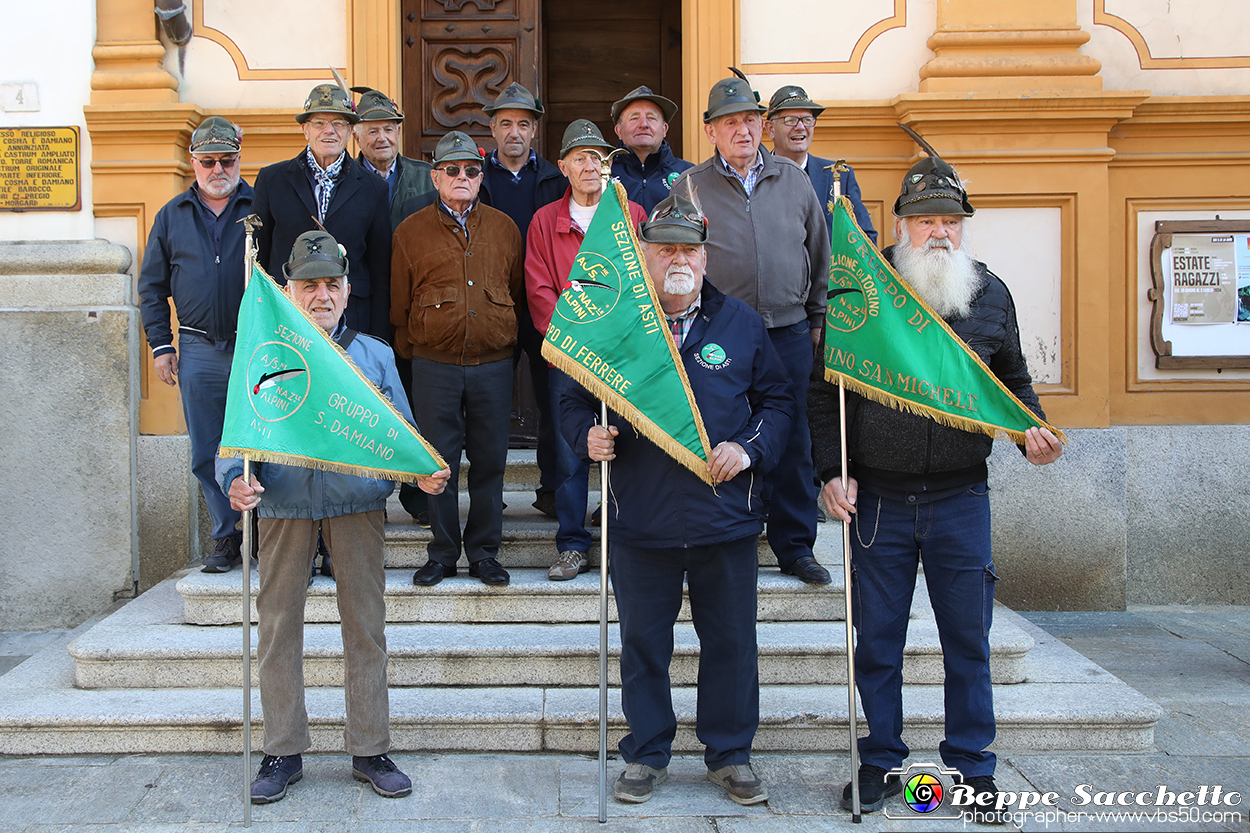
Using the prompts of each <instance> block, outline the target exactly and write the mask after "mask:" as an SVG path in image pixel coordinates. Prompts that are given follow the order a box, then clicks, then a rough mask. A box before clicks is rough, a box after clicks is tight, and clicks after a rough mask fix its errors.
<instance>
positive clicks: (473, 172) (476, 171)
mask: <svg viewBox="0 0 1250 833" xmlns="http://www.w3.org/2000/svg"><path fill="white" fill-rule="evenodd" d="M438 170H440V171H442V172H443V173H445V174H447V176H449V177H451V178H452V179H455V178H456V177H458V176H460V171H462V170H463V171H464V175H465V176H467V177H468V178H469V179H477V178H478V177H479V176H481V175H482V169H481V168H479V167H478V166H477V165H466V166H465V167H464V168H461V167H460V166H459V165H445V166H443V167H441V168H439V169H438Z"/></svg>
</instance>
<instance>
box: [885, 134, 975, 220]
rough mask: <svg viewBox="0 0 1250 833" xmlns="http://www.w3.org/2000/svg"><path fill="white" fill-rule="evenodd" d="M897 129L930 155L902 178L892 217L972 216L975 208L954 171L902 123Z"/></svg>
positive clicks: (918, 135)
mask: <svg viewBox="0 0 1250 833" xmlns="http://www.w3.org/2000/svg"><path fill="white" fill-rule="evenodd" d="M898 126H899V127H901V128H903V130H904V131H906V132H907V135H909V136H911V137H912V139H914V140H915V142H916V144H918V145H920V147H921V149H922V150H924V152H925V153H927V154H929V155H928V156H927V157H926V158H924V159H921V160H920V161H919V162H917V163H916V164H914V165H912V166H911V170H909V171H908V172H907V175H906V176H904V177H903V186H902V188H900V189H899V194H898V199H896V200H895V201H894V216H895V217H914V216H917V215H926V216H930V217H935V216H950V215H962V216H964V217H971V216H972V215H973V213H974V212H975V211H976V209H975V208H973V207H972V203H970V202H968V192H967V191H965V190H964V186H963V183H962V182H960V181H959V174H957V173H955V169H954V168H952V167H951V165H950V163H949V162H947V161H946V160H945V159H943V158H942V157H940V156H938V152H937V151H936V150H934V149H933V145H931V144H929V143H928V142H926V141H925V140H924V138H923V137H922V136H921V135H920V134H919V133H917V132H916V131H914V130H912V129H911V128H910V127H908V126H907V125H905V124H902V123H899V125H898Z"/></svg>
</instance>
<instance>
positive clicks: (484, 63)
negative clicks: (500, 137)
mask: <svg viewBox="0 0 1250 833" xmlns="http://www.w3.org/2000/svg"><path fill="white" fill-rule="evenodd" d="M510 47H511V45H510V44H455V45H442V44H430V45H429V48H430V61H429V66H430V80H431V81H432V82H433V83H431V84H430V86H429V91H430V92H431V93H432V95H431V96H430V99H429V101H430V106H429V110H428V112H429V113H430V115H431V117H432V119H433V121H434V123H435V124H437V125H438V127H439V128H441V129H442V130H443V131H444V132H446V131H448V130H464V131H466V132H470V133H473V132H477V131H484V130H487V129H488V128H489V117H488V116H487V115H486V114H485V113H484V112H482V108H483V107H485V106H486V105H488V104H490V103H491V102H492V101H494V100H495V98H496V96H498V95H499V93H500V91H501V90H502V89H503V88H504V87H506V86H508V83H509V81H511V72H512V61H511V60H510V58H511V57H512V56H511V54H509V53H511V52H512V49H511V48H510Z"/></svg>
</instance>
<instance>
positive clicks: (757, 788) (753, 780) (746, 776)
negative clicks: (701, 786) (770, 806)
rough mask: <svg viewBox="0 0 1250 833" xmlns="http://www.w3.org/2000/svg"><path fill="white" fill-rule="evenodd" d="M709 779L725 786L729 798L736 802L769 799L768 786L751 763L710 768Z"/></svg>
mask: <svg viewBox="0 0 1250 833" xmlns="http://www.w3.org/2000/svg"><path fill="white" fill-rule="evenodd" d="M707 780H709V781H711V782H712V783H713V784H715V785H716V786H718V787H724V788H725V792H727V793H729V798H730V799H731V800H733V801H734V803H736V804H743V805H751V804H759V803H760V802H761V801H767V800H768V788H767V787H765V786H764V782H763V781H761V780H760V777H759V776H758V775H756V774H755V772H754V771H753V770H752V769H751V765H750V764H733V765H731V766H727V767H722V768H720V769H715V770H713V769H709V770H708V771H707Z"/></svg>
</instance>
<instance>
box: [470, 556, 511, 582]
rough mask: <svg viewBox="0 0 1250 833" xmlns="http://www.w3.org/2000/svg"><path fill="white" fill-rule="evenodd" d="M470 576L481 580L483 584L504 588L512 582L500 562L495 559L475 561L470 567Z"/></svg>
mask: <svg viewBox="0 0 1250 833" xmlns="http://www.w3.org/2000/svg"><path fill="white" fill-rule="evenodd" d="M469 575H471V576H473V578H480V579H481V580H482V584H490V585H499V586H502V585H504V584H507V583H508V582H509V581H511V580H512V577H511V576H509V575H508V571H507V570H505V569H504V568H503V567H502V566H501V565H500V564H499V562H498V561H496V560H495V559H493V558H483V559H482V560H481V561H474V562H473V563H472V564H470V565H469Z"/></svg>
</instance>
